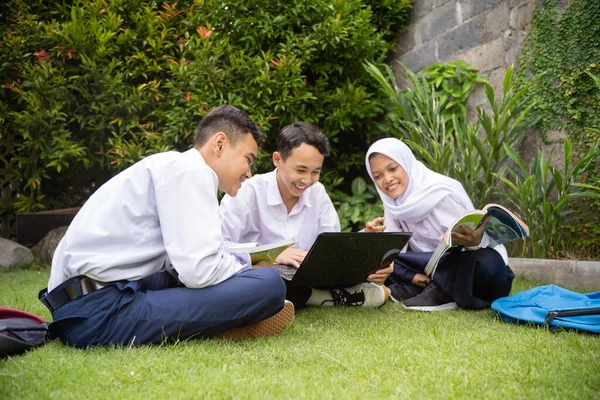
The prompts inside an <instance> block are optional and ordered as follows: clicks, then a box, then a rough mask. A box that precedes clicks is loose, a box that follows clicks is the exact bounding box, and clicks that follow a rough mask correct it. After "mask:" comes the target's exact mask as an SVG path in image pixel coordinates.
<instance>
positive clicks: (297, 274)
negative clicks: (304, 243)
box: [274, 232, 412, 288]
mask: <svg viewBox="0 0 600 400" xmlns="http://www.w3.org/2000/svg"><path fill="white" fill-rule="evenodd" d="M411 236H412V233H410V232H327V233H321V234H320V235H319V236H318V237H317V240H316V241H315V243H314V244H313V245H312V247H311V248H310V250H309V252H308V254H307V255H306V258H305V259H304V261H303V262H302V264H301V265H300V268H298V269H296V268H294V267H292V266H290V265H282V264H275V265H274V267H275V268H277V270H279V273H280V274H281V277H282V278H283V279H285V280H286V281H288V285H290V286H310V287H318V288H344V287H350V286H354V285H357V284H359V283H362V282H366V281H367V276H369V275H370V274H371V273H373V272H375V271H377V270H379V269H381V268H382V267H386V266H387V265H389V264H390V263H391V262H392V261H393V260H394V258H395V257H396V256H397V255H398V253H400V251H401V250H402V249H403V248H404V246H405V245H406V243H407V242H408V239H410V237H411Z"/></svg>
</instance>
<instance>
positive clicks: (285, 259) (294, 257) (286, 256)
mask: <svg viewBox="0 0 600 400" xmlns="http://www.w3.org/2000/svg"><path fill="white" fill-rule="evenodd" d="M306 254H308V252H307V251H306V250H302V249H296V248H293V247H288V248H287V249H285V250H284V251H283V252H281V254H280V255H279V257H277V259H276V260H275V262H276V263H279V264H287V265H291V266H292V267H294V268H299V267H300V264H301V263H302V261H304V257H306Z"/></svg>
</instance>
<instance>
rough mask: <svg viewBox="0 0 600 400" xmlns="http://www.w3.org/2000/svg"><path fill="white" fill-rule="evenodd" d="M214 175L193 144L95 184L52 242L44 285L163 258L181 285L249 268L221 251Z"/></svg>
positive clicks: (138, 273) (105, 277)
mask: <svg viewBox="0 0 600 400" xmlns="http://www.w3.org/2000/svg"><path fill="white" fill-rule="evenodd" d="M217 187H218V178H217V175H216V174H215V172H214V171H213V170H212V169H211V168H210V167H209V166H208V165H207V164H206V162H205V161H204V158H203V157H202V155H200V152H198V151H197V150H195V149H191V150H188V151H186V152H185V153H178V152H166V153H160V154H155V155H152V156H149V157H147V158H145V159H143V160H141V161H139V162H138V163H136V164H134V165H132V166H131V167H129V168H127V169H126V170H124V171H122V172H121V173H119V174H118V175H116V176H115V177H113V178H112V179H111V180H109V181H108V182H106V183H105V184H104V185H102V186H101V187H100V188H99V189H98V190H97V191H96V192H95V193H94V194H93V195H92V196H91V197H90V198H89V200H88V201H87V202H86V203H85V205H84V206H83V207H82V208H81V210H80V211H79V212H78V213H77V215H76V216H75V218H74V219H73V222H72V223H71V225H70V226H69V229H68V230H67V232H66V234H65V236H64V238H63V239H62V240H61V242H60V243H59V245H58V247H57V249H56V252H55V254H54V258H53V260H52V271H51V273H50V281H49V282H48V290H49V291H50V290H52V289H53V288H55V287H56V286H58V285H59V284H60V283H62V282H63V281H65V280H67V279H69V278H71V277H74V276H78V275H86V276H88V277H90V278H93V279H96V280H99V281H102V282H111V281H117V280H138V279H142V278H145V277H147V276H149V275H152V274H153V273H156V272H159V271H160V270H161V269H162V268H163V266H164V265H165V260H166V259H167V257H168V258H169V259H170V262H171V263H172V265H173V268H175V270H176V271H177V272H178V273H179V279H180V280H181V281H182V282H183V283H184V284H185V285H186V286H188V287H191V288H200V287H205V286H210V285H214V284H217V283H219V282H222V281H224V280H226V279H227V278H229V277H231V276H233V275H235V274H236V273H238V272H239V271H241V270H243V269H246V268H249V263H248V262H247V261H249V260H242V261H243V262H244V263H243V264H242V263H240V261H238V259H237V258H236V257H235V256H232V255H229V254H227V253H225V252H224V251H223V243H222V237H221V219H220V217H219V204H218V200H217Z"/></svg>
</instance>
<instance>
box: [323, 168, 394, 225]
mask: <svg viewBox="0 0 600 400" xmlns="http://www.w3.org/2000/svg"><path fill="white" fill-rule="evenodd" d="M334 204H336V206H337V211H338V216H339V217H340V224H341V228H342V231H344V232H349V231H358V230H361V229H362V228H364V227H365V224H366V223H367V222H369V221H371V220H372V219H374V218H377V217H381V216H383V204H382V203H381V200H380V199H379V195H378V194H377V190H376V189H375V186H374V185H372V184H367V182H365V180H364V179H363V178H362V177H358V178H355V179H354V180H353V181H352V194H351V195H342V196H340V197H339V198H338V199H337V200H336V201H335V202H334Z"/></svg>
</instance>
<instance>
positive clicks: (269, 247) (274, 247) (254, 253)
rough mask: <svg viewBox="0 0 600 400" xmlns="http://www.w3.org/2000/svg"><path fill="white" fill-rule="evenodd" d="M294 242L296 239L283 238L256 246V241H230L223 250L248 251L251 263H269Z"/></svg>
mask: <svg viewBox="0 0 600 400" xmlns="http://www.w3.org/2000/svg"><path fill="white" fill-rule="evenodd" d="M294 243H296V239H294V238H292V239H285V240H280V241H279V242H275V243H269V244H263V245H262V246H257V244H258V243H232V244H231V245H229V246H227V247H226V248H225V250H226V251H227V252H228V253H248V254H250V258H251V259H252V265H254V264H256V263H258V262H260V261H268V262H270V263H271V264H272V263H274V262H275V259H276V258H277V257H278V256H279V255H280V254H281V253H282V252H283V251H284V250H285V249H287V248H288V247H290V246H291V245H293V244H294Z"/></svg>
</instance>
